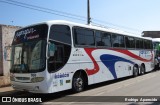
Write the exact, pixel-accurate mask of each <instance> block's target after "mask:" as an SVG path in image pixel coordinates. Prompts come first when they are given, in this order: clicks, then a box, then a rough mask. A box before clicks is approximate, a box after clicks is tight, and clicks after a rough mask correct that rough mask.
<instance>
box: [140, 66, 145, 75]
mask: <svg viewBox="0 0 160 105" xmlns="http://www.w3.org/2000/svg"><path fill="white" fill-rule="evenodd" d="M140 72H141V75H143V74H145V66H144V65H143V64H142V65H141V69H140Z"/></svg>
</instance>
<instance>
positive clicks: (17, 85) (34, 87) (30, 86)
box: [11, 81, 49, 93]
mask: <svg viewBox="0 0 160 105" xmlns="http://www.w3.org/2000/svg"><path fill="white" fill-rule="evenodd" d="M11 86H12V87H13V89H15V90H19V91H28V92H31V93H49V91H48V86H47V84H46V83H45V82H39V83H23V82H15V81H12V82H11Z"/></svg>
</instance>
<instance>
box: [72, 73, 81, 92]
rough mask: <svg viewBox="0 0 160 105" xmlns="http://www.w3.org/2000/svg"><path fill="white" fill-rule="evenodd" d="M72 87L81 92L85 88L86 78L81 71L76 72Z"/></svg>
mask: <svg viewBox="0 0 160 105" xmlns="http://www.w3.org/2000/svg"><path fill="white" fill-rule="evenodd" d="M72 89H73V91H74V92H81V91H83V90H84V78H83V76H82V74H81V73H76V74H75V75H74V76H73V82H72Z"/></svg>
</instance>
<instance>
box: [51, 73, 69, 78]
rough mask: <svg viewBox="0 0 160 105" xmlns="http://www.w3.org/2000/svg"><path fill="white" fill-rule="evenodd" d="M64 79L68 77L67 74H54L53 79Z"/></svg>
mask: <svg viewBox="0 0 160 105" xmlns="http://www.w3.org/2000/svg"><path fill="white" fill-rule="evenodd" d="M65 77H69V73H62V74H55V75H54V78H55V79H58V78H65Z"/></svg>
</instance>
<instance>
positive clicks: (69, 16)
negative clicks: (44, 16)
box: [0, 1, 86, 21]
mask: <svg viewBox="0 0 160 105" xmlns="http://www.w3.org/2000/svg"><path fill="white" fill-rule="evenodd" d="M0 2H3V3H7V4H11V5H15V6H19V7H23V8H28V9H32V10H36V11H40V12H44V13H50V14H54V15H58V16H63V17H67V18H72V19H76V20H81V21H86V20H85V19H81V18H78V17H73V16H71V15H64V14H58V13H54V12H51V11H47V10H42V9H38V8H34V7H29V6H25V5H20V4H16V3H13V2H7V1H0Z"/></svg>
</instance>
